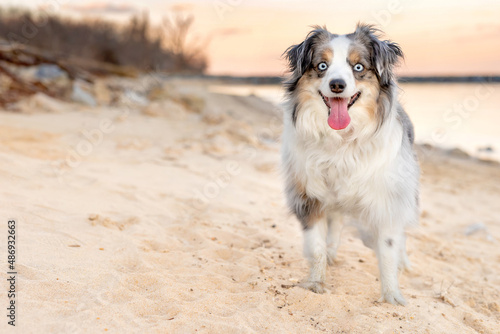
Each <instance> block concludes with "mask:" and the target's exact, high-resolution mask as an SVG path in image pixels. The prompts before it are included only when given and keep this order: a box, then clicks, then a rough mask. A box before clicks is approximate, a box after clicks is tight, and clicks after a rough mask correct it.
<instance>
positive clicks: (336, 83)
mask: <svg viewBox="0 0 500 334" xmlns="http://www.w3.org/2000/svg"><path fill="white" fill-rule="evenodd" d="M345 86H346V83H345V81H344V80H342V79H333V80H332V81H330V89H331V90H332V92H333V93H342V92H343V91H344V89H345Z"/></svg>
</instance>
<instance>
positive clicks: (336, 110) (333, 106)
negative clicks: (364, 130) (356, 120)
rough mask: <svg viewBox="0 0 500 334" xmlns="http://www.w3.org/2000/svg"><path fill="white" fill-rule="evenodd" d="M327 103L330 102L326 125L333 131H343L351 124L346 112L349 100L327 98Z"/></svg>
mask: <svg viewBox="0 0 500 334" xmlns="http://www.w3.org/2000/svg"><path fill="white" fill-rule="evenodd" d="M328 101H329V102H330V116H328V125H330V127H331V128H332V129H335V130H342V129H345V128H346V127H347V126H348V125H349V123H350V122H351V117H349V113H348V112H347V103H349V99H340V98H333V97H329V98H328Z"/></svg>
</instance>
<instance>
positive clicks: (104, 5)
mask: <svg viewBox="0 0 500 334" xmlns="http://www.w3.org/2000/svg"><path fill="white" fill-rule="evenodd" d="M64 8H65V9H69V10H74V11H78V12H83V13H86V14H129V13H136V12H137V11H138V9H137V8H136V7H134V6H132V5H128V4H123V3H117V2H93V3H89V4H66V5H64Z"/></svg>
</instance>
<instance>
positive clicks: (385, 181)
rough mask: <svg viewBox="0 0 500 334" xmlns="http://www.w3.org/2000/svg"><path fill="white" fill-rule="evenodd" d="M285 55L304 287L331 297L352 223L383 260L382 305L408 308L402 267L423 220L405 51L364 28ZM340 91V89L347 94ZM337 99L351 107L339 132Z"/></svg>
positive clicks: (287, 159)
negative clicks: (306, 270)
mask: <svg viewBox="0 0 500 334" xmlns="http://www.w3.org/2000/svg"><path fill="white" fill-rule="evenodd" d="M285 54H286V58H287V60H288V64H289V70H290V72H291V74H290V76H289V78H288V80H287V81H286V82H285V88H286V90H287V103H286V112H285V116H284V132H283V145H282V165H283V171H284V175H285V181H286V195H287V202H288V205H289V207H290V209H291V211H292V212H293V213H294V214H295V215H296V216H297V218H298V220H299V221H300V222H301V224H302V226H303V229H304V254H305V256H306V257H307V258H308V259H309V263H310V275H309V278H308V280H307V281H306V282H304V283H303V286H304V287H305V288H307V289H310V290H312V291H314V292H317V293H323V292H324V291H325V285H324V282H325V275H326V267H327V263H328V264H332V263H333V260H334V259H335V256H336V253H337V247H338V245H339V240H340V233H341V230H342V225H343V217H344V216H346V215H348V216H349V217H351V218H353V219H354V220H355V221H356V222H358V224H359V228H360V230H361V232H362V233H361V235H362V238H363V241H364V242H365V244H366V245H367V246H370V247H371V248H373V249H374V251H375V253H376V255H377V258H378V262H379V270H380V282H381V290H382V291H381V298H380V301H387V302H390V303H392V304H402V305H405V303H406V301H405V299H404V297H403V296H402V294H401V292H400V289H399V283H398V268H399V269H404V268H407V267H408V266H409V262H408V258H407V255H406V246H405V227H407V226H408V225H411V224H416V223H417V221H418V211H419V210H418V186H419V167H418V163H417V159H416V156H415V152H414V150H413V138H414V134H413V126H412V124H411V122H410V119H409V118H408V116H407V114H406V113H405V112H404V110H403V108H402V107H401V105H400V104H399V102H398V97H397V93H398V88H397V85H396V83H395V79H394V76H393V67H394V66H395V65H396V64H397V62H398V60H399V59H400V58H401V57H402V56H403V54H402V51H401V49H400V48H399V46H398V45H397V44H395V43H392V42H390V41H382V40H380V38H379V34H378V31H377V30H376V29H374V28H373V27H372V26H368V25H358V26H357V28H356V31H355V32H354V33H351V34H348V35H336V34H332V33H330V32H328V31H327V30H326V28H320V27H316V28H315V29H314V30H313V31H311V32H310V33H309V35H308V36H307V38H306V39H305V40H304V41H303V42H302V43H300V44H298V45H293V46H291V47H290V48H288V50H287V51H286V52H285ZM321 63H326V65H327V67H328V68H327V69H326V70H324V67H325V65H320V64H321ZM357 64H361V65H362V68H363V70H362V71H358V70H359V69H360V68H361V67H360V66H359V65H358V66H356V65H357ZM355 68H356V69H357V70H355ZM338 80H342V81H338ZM335 82H343V85H342V86H341V87H342V88H341V89H343V90H342V91H341V92H339V91H340V89H338V86H335V84H334V83H335ZM358 93H359V95H358ZM356 96H357V97H356ZM335 98H344V99H350V103H351V102H353V101H354V103H353V104H352V105H350V107H349V109H348V114H349V116H350V119H351V120H350V123H349V124H348V125H347V127H345V128H344V129H341V130H335V129H333V128H332V127H331V126H329V122H328V121H327V120H328V117H329V112H330V109H329V106H328V105H327V104H326V102H325V101H324V100H328V101H336V100H332V99H335Z"/></svg>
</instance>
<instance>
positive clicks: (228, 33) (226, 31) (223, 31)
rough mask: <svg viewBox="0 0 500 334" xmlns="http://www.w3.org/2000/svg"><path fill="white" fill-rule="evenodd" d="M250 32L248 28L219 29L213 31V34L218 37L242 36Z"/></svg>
mask: <svg viewBox="0 0 500 334" xmlns="http://www.w3.org/2000/svg"><path fill="white" fill-rule="evenodd" d="M250 32H251V29H250V28H221V29H217V30H215V31H214V34H216V35H219V36H232V35H242V34H248V33H250Z"/></svg>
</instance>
